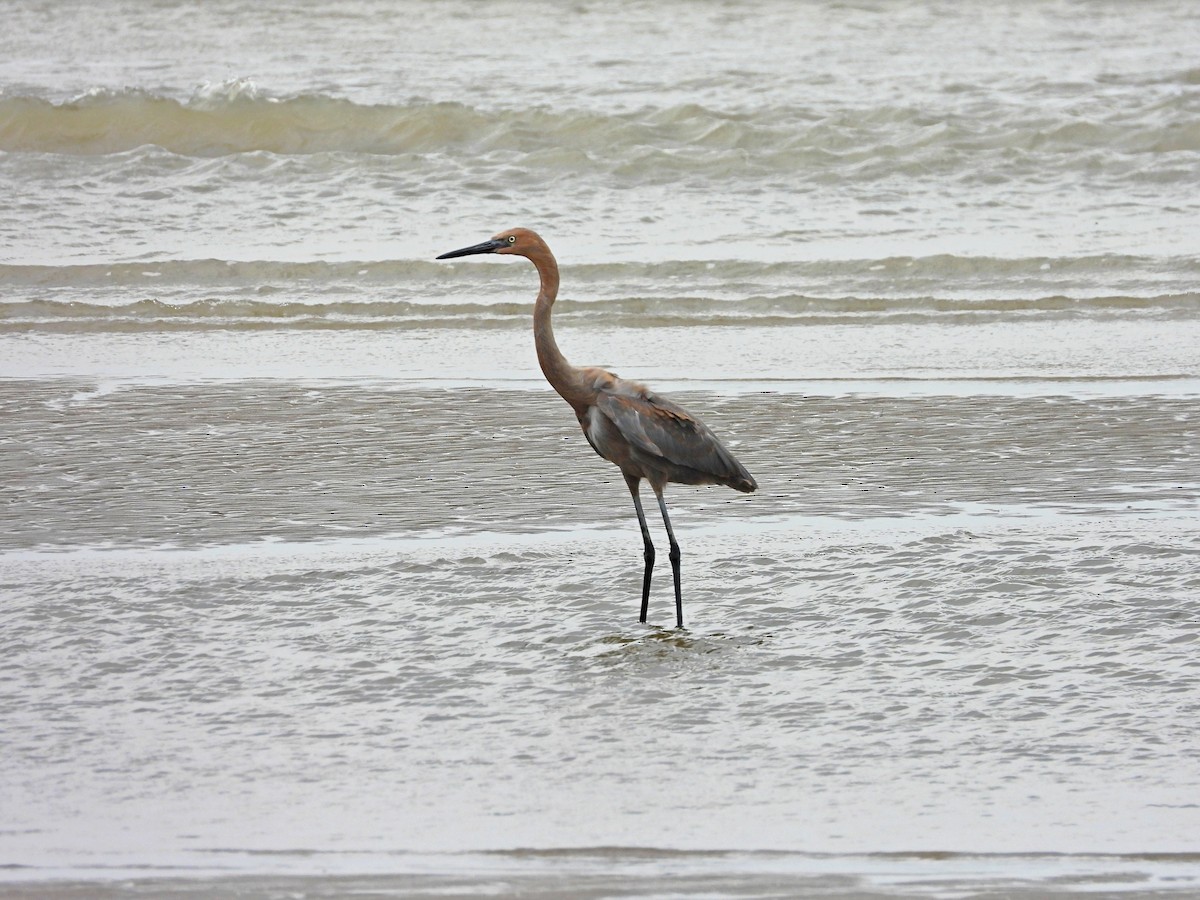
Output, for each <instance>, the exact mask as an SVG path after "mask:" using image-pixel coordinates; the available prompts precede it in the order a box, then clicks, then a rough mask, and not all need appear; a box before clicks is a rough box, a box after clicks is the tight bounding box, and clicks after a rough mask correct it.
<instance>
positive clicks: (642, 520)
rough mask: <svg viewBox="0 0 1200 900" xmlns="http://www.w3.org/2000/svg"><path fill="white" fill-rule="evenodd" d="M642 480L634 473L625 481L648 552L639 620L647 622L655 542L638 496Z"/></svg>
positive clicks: (646, 554) (626, 477)
mask: <svg viewBox="0 0 1200 900" xmlns="http://www.w3.org/2000/svg"><path fill="white" fill-rule="evenodd" d="M640 481H641V479H640V478H635V477H633V476H632V475H626V476H625V483H626V484H627V485H629V493H630V494H632V495H633V508H634V509H636V510H637V516H638V525H640V526H641V528H642V543H643V544H645V546H646V552H645V553H644V554H642V555H643V557H644V558H645V560H646V571H645V574H643V575H642V617H641V619H639V620H638V621H641V622H645V621H646V614H647V613H648V612H649V611H650V575H651V574H652V573H653V572H654V543H653V541H651V540H650V529H649V527H647V525H646V514H645V513H644V512H643V511H642V498H641V497H640V496H638V485H639V483H640ZM677 580H678V579H677Z"/></svg>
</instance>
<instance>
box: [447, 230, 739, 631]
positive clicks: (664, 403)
mask: <svg viewBox="0 0 1200 900" xmlns="http://www.w3.org/2000/svg"><path fill="white" fill-rule="evenodd" d="M475 253H507V254H512V255H516V256H524V257H525V258H526V259H527V260H529V261H530V262H531V263H533V264H534V265H535V266H536V267H537V270H538V275H539V276H540V277H541V280H542V285H541V290H540V291H539V292H538V296H537V303H536V304H535V305H534V307H533V338H534V343H535V344H536V346H537V356H538V362H539V363H540V364H541V367H542V372H543V373H544V374H545V376H546V380H547V381H549V382H550V386H551V387H553V388H554V390H556V391H558V393H559V395H560V396H561V397H562V398H563V399H564V400H566V401H567V403H569V404H571V408H572V409H573V410H575V417H576V418H577V419H578V420H579V425H580V427H582V428H583V436H584V437H586V438H587V442H588V443H589V444H591V445H592V449H593V450H595V451H596V452H597V453H599V454H600V455H601V456H603V457H604V458H605V459H607V460H608V461H609V462H611V463H614V464H616V466H617V467H618V468H619V469H620V470H621V473H622V474H623V475H624V476H625V483H626V484H627V485H629V493H630V494H632V495H633V507H634V509H636V510H637V517H638V525H640V526H641V529H642V542H643V543H644V544H645V548H646V549H645V554H644V557H645V560H646V569H645V572H644V574H643V575H642V616H641V621H642V622H645V621H646V612H647V609H648V607H649V605H650V575H651V574H652V572H653V570H654V543H653V542H652V541H651V540H650V529H649V528H648V527H647V526H646V514H645V512H643V511H642V500H641V497H640V496H639V495H638V488H639V486H640V484H641V481H642V479H643V478H645V479H646V480H647V481H648V482H650V487H651V488H652V489H653V491H654V496H655V497H657V498H658V508H659V509H660V510H661V511H662V517H663V524H664V525H665V526H666V527H667V539H668V540H669V541H670V542H671V552H670V555H669V556H670V560H671V572H672V574H673V575H674V576H675V618H676V621H677V625H678V627H679V628H682V627H683V595H682V593H681V591H680V587H679V544H678V543H677V542H676V540H675V533H674V532H673V531H672V530H671V519H670V517H668V516H667V504H666V502H665V501H664V500H663V489H664V488H665V487H666V486H667V482H669V481H675V482H678V483H680V484H723V485H725V486H726V487H731V488H733V489H734V490H735V491H743V492H745V493H749V492H750V491H753V490H755V489H756V488H757V487H758V485H757V484H756V483H755V481H754V478H753V477H751V475H750V473H749V472H747V471H746V469H745V468H744V467H743V466H742V464H741V463H739V462H738V461H737V460H736V459H734V458H733V454H732V453H730V452H729V451H728V450H726V449H725V447H724V446H723V445H722V444H721V442H720V441H719V440H717V436H716V435H715V434H713V433H712V431H710V430H709V428H708V426H706V425H705V424H704V423H703V422H701V421H700V420H699V419H697V418H696V417H695V416H693V415H692V414H691V413H689V412H687V411H686V410H684V409H682V408H681V407H679V406H676V405H675V404H674V403H672V402H670V401H669V400H667V399H666V398H665V397H661V396H659V395H658V394H656V393H654V392H653V391H651V390H650V389H649V388H647V387H646V386H645V385H641V384H637V383H636V382H633V381H625V380H624V379H623V378H618V377H617V376H616V375H614V374H612V373H611V372H605V371H604V370H603V369H596V368H587V369H577V368H575V367H574V366H573V365H571V364H570V363H569V362H567V360H566V357H564V356H563V355H562V351H560V350H559V349H558V344H557V343H556V342H555V340H554V330H553V329H552V328H551V326H550V308H551V307H552V306H553V305H554V301H555V299H556V298H557V297H558V263H557V262H556V261H555V259H554V254H553V253H551V252H550V248H549V247H547V246H546V242H545V241H543V240H542V239H541V238H540V237H538V236H537V235H536V234H535V233H534V232H532V231H530V230H529V229H527V228H514V229H512V230H511V231H505V232H502V233H500V234H498V235H496V236H495V237H494V238H492V239H491V240H490V241H484V242H483V243H482V244H475V245H474V246H471V247H463V248H462V249H461V250H453V251H451V252H450V253H443V254H442V255H441V256H439V257H438V259H453V258H454V257H456V256H470V255H472V254H475Z"/></svg>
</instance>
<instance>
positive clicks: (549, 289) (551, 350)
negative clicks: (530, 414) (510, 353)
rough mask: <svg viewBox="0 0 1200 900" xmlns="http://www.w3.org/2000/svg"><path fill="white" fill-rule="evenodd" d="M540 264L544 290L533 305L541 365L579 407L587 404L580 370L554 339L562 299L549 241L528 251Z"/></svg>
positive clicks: (562, 391) (534, 335)
mask: <svg viewBox="0 0 1200 900" xmlns="http://www.w3.org/2000/svg"><path fill="white" fill-rule="evenodd" d="M525 255H526V256H527V257H528V259H529V261H530V262H532V263H533V264H534V265H535V266H537V270H538V275H539V276H540V278H541V282H542V283H541V290H539V291H538V296H537V303H536V304H535V305H534V307H533V342H534V345H535V346H536V347H537V357H538V364H539V365H541V367H542V374H544V375H545V376H546V380H547V381H548V382H550V386H551V387H553V388H554V390H556V391H558V393H559V395H560V396H561V397H562V398H563V399H564V400H566V401H567V402H568V403H570V404H571V405H572V406H575V407H582V406H583V405H586V403H585V397H584V392H583V385H582V384H581V378H580V374H579V370H578V369H576V368H575V367H574V366H572V365H571V364H570V363H569V362H567V358H566V357H565V356H563V355H562V351H561V350H559V349H558V342H557V341H555V340H554V327H553V326H552V325H551V323H550V308H551V307H552V306H554V301H555V300H556V299H557V298H558V263H557V262H556V261H555V259H554V254H553V253H551V252H550V248H549V247H547V246H546V245H545V244H541V246H539V247H535V248H533V249H532V250H530V251H529V252H528V253H526V254H525Z"/></svg>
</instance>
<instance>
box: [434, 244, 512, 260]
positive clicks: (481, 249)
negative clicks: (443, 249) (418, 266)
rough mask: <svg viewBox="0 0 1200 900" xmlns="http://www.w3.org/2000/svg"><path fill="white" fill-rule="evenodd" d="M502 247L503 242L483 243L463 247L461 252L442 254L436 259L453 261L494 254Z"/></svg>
mask: <svg viewBox="0 0 1200 900" xmlns="http://www.w3.org/2000/svg"><path fill="white" fill-rule="evenodd" d="M503 246H504V242H503V241H484V242H483V243H482V244H475V245H473V246H471V247H463V248H462V249H461V250H451V251H450V252H449V253H443V254H442V255H441V256H439V257H437V258H438V259H454V257H456V256H471V255H472V254H475V253H495V252H496V250H498V249H499V248H500V247H503Z"/></svg>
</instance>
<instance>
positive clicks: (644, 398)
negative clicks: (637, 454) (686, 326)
mask: <svg viewBox="0 0 1200 900" xmlns="http://www.w3.org/2000/svg"><path fill="white" fill-rule="evenodd" d="M596 408H597V409H599V410H600V412H602V413H603V414H604V415H605V416H606V417H607V418H608V419H609V420H610V421H611V422H612V423H613V424H614V425H616V426H617V428H618V429H619V430H620V432H621V434H622V435H623V436H624V438H625V439H626V440H627V441H629V443H630V444H631V445H633V447H635V448H636V449H637V450H639V451H641V452H642V453H645V454H649V455H652V456H656V457H658V458H660V459H663V460H666V461H667V462H669V463H672V464H673V465H676V466H683V467H686V468H688V469H692V470H694V471H696V472H698V473H704V474H707V475H711V476H714V477H715V478H719V479H727V478H733V479H741V478H746V479H749V477H750V476H749V474H748V473H747V472H746V470H745V469H744V468H743V467H742V465H741V463H739V462H738V461H737V460H736V459H734V458H733V454H731V453H730V452H729V451H728V450H726V449H725V447H724V446H723V445H722V444H721V442H720V441H719V440H718V439H717V436H716V435H715V434H713V433H712V431H711V430H710V429H709V428H708V426H707V425H705V424H704V423H703V422H701V421H700V420H699V419H697V418H696V417H694V416H693V415H692V414H691V413H689V412H688V411H687V410H685V409H683V408H682V407H680V406H677V405H675V404H674V403H672V402H671V401H669V400H666V399H664V398H662V397H659V396H658V395H657V394H654V393H652V392H651V391H645V390H644V391H640V392H637V393H625V392H618V391H611V390H603V391H600V393H599V396H598V397H597V398H596Z"/></svg>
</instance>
